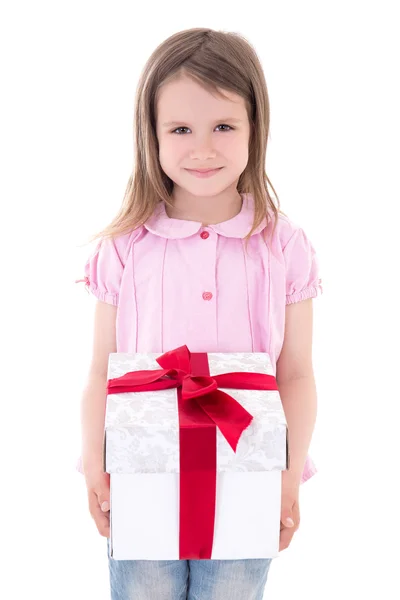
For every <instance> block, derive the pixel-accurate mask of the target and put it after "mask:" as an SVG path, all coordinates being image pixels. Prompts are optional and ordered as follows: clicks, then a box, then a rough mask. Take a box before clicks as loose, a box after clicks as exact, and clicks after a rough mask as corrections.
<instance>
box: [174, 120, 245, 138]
mask: <svg viewBox="0 0 400 600" xmlns="http://www.w3.org/2000/svg"><path fill="white" fill-rule="evenodd" d="M217 127H229V129H233V127H231V126H230V125H226V124H224V123H221V124H220V125H217ZM179 129H189V128H188V127H177V128H176V129H174V130H173V131H172V132H171V133H175V132H176V131H178V130H179ZM229 129H228V130H223V131H229ZM179 135H181V134H179Z"/></svg>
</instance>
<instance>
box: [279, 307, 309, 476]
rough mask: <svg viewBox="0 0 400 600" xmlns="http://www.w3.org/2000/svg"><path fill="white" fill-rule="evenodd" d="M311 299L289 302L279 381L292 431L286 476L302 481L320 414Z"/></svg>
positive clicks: (280, 358)
mask: <svg viewBox="0 0 400 600" xmlns="http://www.w3.org/2000/svg"><path fill="white" fill-rule="evenodd" d="M312 328H313V305H312V298H308V299H307V300H303V301H300V302H295V303H292V304H288V305H286V314H285V334H284V341H283V346H282V350H281V353H280V355H279V358H278V361H277V365H276V381H277V384H278V388H279V394H280V397H281V401H282V405H283V408H284V411H285V416H286V421H287V424H288V430H289V456H290V465H289V469H288V470H287V471H284V472H283V475H284V477H285V478H287V479H291V480H292V481H293V482H294V483H296V484H297V483H298V484H300V482H301V476H302V473H303V469H304V465H305V462H306V458H307V453H308V449H309V446H310V442H311V437H312V433H313V430H314V426H315V421H316V415H317V391H316V385H315V379H314V373H313V365H312Z"/></svg>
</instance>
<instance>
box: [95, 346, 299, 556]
mask: <svg viewBox="0 0 400 600" xmlns="http://www.w3.org/2000/svg"><path fill="white" fill-rule="evenodd" d="M207 356H208V363H209V370H210V375H211V377H212V376H213V375H219V374H223V373H231V372H238V371H245V372H250V373H265V374H268V375H273V374H274V372H273V368H272V365H271V360H270V357H269V355H268V354H267V353H258V352H256V353H208V354H207ZM158 357H160V354H155V353H149V354H141V353H137V354H133V353H132V354H127V353H111V354H110V356H109V363H108V379H109V380H110V379H113V378H117V377H120V376H122V375H124V374H125V373H128V372H131V371H143V370H154V369H160V368H161V367H160V365H159V364H158V363H157V362H156V358H158ZM219 389H221V390H222V391H224V392H225V393H227V394H229V395H230V396H232V397H233V398H235V400H236V401H237V402H239V403H240V404H241V405H242V406H243V407H244V408H245V409H246V410H247V411H248V412H249V413H250V414H251V415H252V416H253V420H252V421H251V423H250V425H249V426H248V427H247V428H246V429H245V430H244V431H243V433H242V434H241V437H240V439H239V442H238V444H237V448H236V452H235V451H234V450H233V449H232V448H231V446H230V445H229V443H228V442H227V440H226V439H225V437H224V435H223V434H222V433H221V431H220V430H219V428H218V427H217V431H216V453H217V460H216V495H215V520H214V537H213V544H212V554H211V557H210V558H212V559H243V558H274V557H276V556H277V555H278V552H279V536H280V511H281V478H282V471H283V470H285V469H287V468H289V450H288V429H287V422H286V418H285V413H284V410H283V406H282V403H281V399H280V396H279V391H278V390H246V389H227V388H226V389H223V388H219ZM179 452H180V448H179V419H178V404H177V389H174V388H172V389H165V390H158V391H139V392H124V393H117V394H109V395H108V396H107V406H106V416H105V432H104V471H105V472H107V473H109V474H110V556H111V557H112V558H113V559H115V560H178V559H179V558H180V556H179V534H180V532H179V510H180V506H179V505H180V502H179V500H180V496H179V490H180V473H179V470H180V469H179V465H180V461H179Z"/></svg>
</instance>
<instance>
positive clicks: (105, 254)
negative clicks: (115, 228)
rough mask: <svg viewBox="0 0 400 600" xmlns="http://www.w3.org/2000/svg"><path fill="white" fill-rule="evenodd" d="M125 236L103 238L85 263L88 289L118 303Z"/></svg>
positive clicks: (104, 300) (102, 297) (103, 298)
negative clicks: (122, 240) (122, 241)
mask: <svg viewBox="0 0 400 600" xmlns="http://www.w3.org/2000/svg"><path fill="white" fill-rule="evenodd" d="M121 239H123V238H109V237H107V238H103V239H102V240H101V241H100V242H99V243H98V244H97V247H96V249H95V250H94V252H93V254H92V255H91V256H90V258H89V259H88V260H87V262H86V264H85V270H84V272H85V277H84V279H78V280H77V281H76V283H78V282H79V281H84V282H85V284H86V286H87V288H86V289H88V290H90V291H91V292H92V294H94V296H96V298H98V299H99V300H102V301H103V302H107V303H108V304H112V305H114V306H117V305H118V300H119V289H120V284H121V278H122V273H123V270H124V262H123V258H124V257H123V249H124V248H123V245H121V241H120V240H121Z"/></svg>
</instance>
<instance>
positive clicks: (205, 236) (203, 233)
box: [200, 231, 210, 240]
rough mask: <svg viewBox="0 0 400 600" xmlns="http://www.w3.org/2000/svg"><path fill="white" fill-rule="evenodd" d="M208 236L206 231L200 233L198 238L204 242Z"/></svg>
mask: <svg viewBox="0 0 400 600" xmlns="http://www.w3.org/2000/svg"><path fill="white" fill-rule="evenodd" d="M209 236H210V234H209V233H208V231H202V232H201V234H200V237H201V238H203V240H206V239H207V238H208V237H209Z"/></svg>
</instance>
